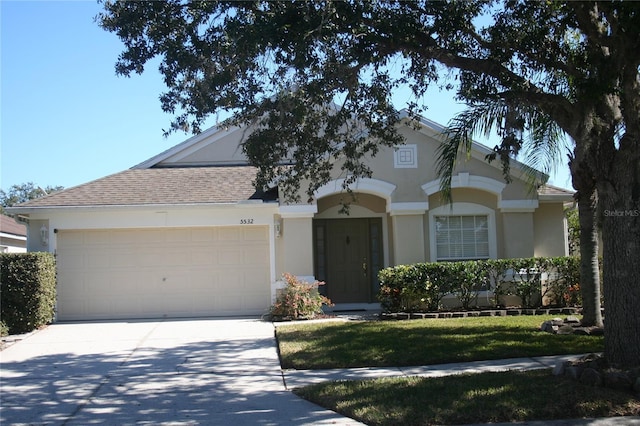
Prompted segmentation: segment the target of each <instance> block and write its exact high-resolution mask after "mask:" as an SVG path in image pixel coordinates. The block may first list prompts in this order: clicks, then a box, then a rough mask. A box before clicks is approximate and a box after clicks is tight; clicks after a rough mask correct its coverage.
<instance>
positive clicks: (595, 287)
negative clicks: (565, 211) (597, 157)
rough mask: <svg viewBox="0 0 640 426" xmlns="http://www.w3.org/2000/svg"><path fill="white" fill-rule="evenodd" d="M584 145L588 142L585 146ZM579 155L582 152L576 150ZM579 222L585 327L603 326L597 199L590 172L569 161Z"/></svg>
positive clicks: (575, 162)
mask: <svg viewBox="0 0 640 426" xmlns="http://www.w3.org/2000/svg"><path fill="white" fill-rule="evenodd" d="M582 145H583V146H584V145H586V143H583V144H582ZM576 152H577V153H580V152H578V151H576ZM569 168H570V169H571V179H572V181H573V187H574V188H575V189H576V195H575V198H576V200H577V202H578V221H579V222H580V293H581V294H582V324H583V325H584V326H587V327H591V326H597V327H602V326H603V323H602V309H601V302H600V268H599V266H598V263H599V262H598V227H597V226H596V225H597V220H596V217H597V208H598V199H597V191H596V188H595V180H594V176H593V173H592V172H591V169H590V168H589V167H588V166H586V164H585V163H584V162H583V161H581V160H580V159H579V158H573V159H572V160H571V161H570V162H569Z"/></svg>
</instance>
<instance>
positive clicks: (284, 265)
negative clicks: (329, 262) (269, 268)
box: [277, 217, 313, 277]
mask: <svg viewBox="0 0 640 426" xmlns="http://www.w3.org/2000/svg"><path fill="white" fill-rule="evenodd" d="M312 220H313V219H312V218H311V217H304V218H286V217H285V218H283V219H282V225H281V231H280V232H281V236H280V237H279V238H277V239H278V240H279V244H278V247H279V248H280V249H281V250H280V251H279V252H278V257H279V261H278V262H277V264H278V265H279V267H278V272H277V276H278V277H281V276H282V274H283V273H285V272H286V273H290V274H293V275H298V276H311V275H313V226H312Z"/></svg>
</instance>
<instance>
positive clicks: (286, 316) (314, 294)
mask: <svg viewBox="0 0 640 426" xmlns="http://www.w3.org/2000/svg"><path fill="white" fill-rule="evenodd" d="M283 277H284V280H285V282H286V286H285V288H284V289H282V291H280V292H278V295H277V297H276V301H275V303H274V304H273V305H271V308H270V309H269V314H270V316H271V318H272V319H276V320H295V319H302V318H305V319H309V318H314V317H315V316H317V315H318V314H322V306H323V305H328V306H333V304H332V303H331V300H329V299H328V298H327V297H325V296H323V295H321V294H320V292H318V286H320V285H323V284H324V283H323V282H319V281H316V282H314V283H313V284H310V283H307V282H304V281H301V280H299V279H298V278H297V277H296V276H294V275H291V274H284V276H283Z"/></svg>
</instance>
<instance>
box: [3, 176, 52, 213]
mask: <svg viewBox="0 0 640 426" xmlns="http://www.w3.org/2000/svg"><path fill="white" fill-rule="evenodd" d="M62 189H64V187H62V186H47V187H45V188H44V189H43V188H40V187H39V186H36V185H35V184H34V183H33V182H27V183H22V184H17V185H12V186H11V188H9V190H8V191H7V192H5V191H4V190H2V189H0V213H3V214H4V209H5V208H6V207H11V206H14V205H16V204H20V203H24V202H25V201H29V200H33V199H35V198H40V197H44V196H45V195H48V194H51V193H52V192H56V191H60V190H62Z"/></svg>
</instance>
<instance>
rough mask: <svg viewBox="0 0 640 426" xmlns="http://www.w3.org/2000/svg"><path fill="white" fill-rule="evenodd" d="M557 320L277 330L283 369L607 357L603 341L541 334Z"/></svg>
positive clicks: (492, 319) (427, 322) (435, 321)
mask: <svg viewBox="0 0 640 426" xmlns="http://www.w3.org/2000/svg"><path fill="white" fill-rule="evenodd" d="M551 318H553V316H542V315H541V316H518V317H476V318H450V319H427V320H410V321H366V322H323V323H314V324H310V323H303V322H297V323H291V324H287V325H283V326H280V327H278V328H277V330H276V335H277V338H278V344H279V349H280V356H281V363H282V367H283V368H295V369H322V368H349V367H401V366H415V365H430V364H443V363H450V362H464V361H480V360H490V359H504V358H519V357H533V356H543V355H561V354H581V353H590V352H602V351H603V350H604V339H603V337H602V336H581V335H553V334H549V333H543V332H541V331H539V330H538V328H539V326H540V324H541V323H542V322H543V321H545V320H548V319H551Z"/></svg>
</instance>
